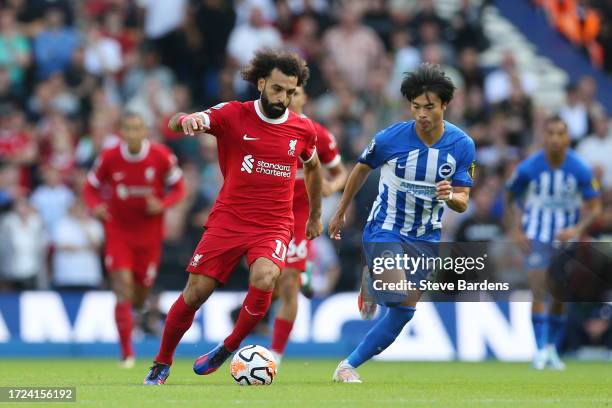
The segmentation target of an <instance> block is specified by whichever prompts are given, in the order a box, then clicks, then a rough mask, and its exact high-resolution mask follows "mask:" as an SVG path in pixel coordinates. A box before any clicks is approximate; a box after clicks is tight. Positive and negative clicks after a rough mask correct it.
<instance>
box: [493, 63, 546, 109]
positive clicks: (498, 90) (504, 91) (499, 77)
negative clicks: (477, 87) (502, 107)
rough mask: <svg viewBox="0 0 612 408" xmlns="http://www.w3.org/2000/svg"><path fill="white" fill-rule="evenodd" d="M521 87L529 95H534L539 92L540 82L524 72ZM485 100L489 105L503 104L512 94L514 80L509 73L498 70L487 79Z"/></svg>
mask: <svg viewBox="0 0 612 408" xmlns="http://www.w3.org/2000/svg"><path fill="white" fill-rule="evenodd" d="M520 81H521V87H522V88H523V92H525V94H527V95H533V93H534V92H535V91H536V90H537V87H538V82H537V80H536V78H535V76H533V75H532V74H530V73H527V72H523V73H521V74H520ZM484 93H485V99H486V100H487V102H488V103H490V104H494V103H498V102H502V101H504V100H506V99H508V98H510V95H511V94H512V79H511V77H510V75H509V74H508V72H506V71H505V70H503V69H497V70H495V71H493V72H491V73H490V74H489V75H487V76H486V77H485V82H484Z"/></svg>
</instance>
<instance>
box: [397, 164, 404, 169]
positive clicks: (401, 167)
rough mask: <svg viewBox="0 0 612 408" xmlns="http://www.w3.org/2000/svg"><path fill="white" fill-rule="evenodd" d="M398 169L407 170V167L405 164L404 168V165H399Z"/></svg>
mask: <svg viewBox="0 0 612 408" xmlns="http://www.w3.org/2000/svg"><path fill="white" fill-rule="evenodd" d="M397 168H398V169H405V168H406V165H405V164H404V165H403V166H402V165H400V164H398V165H397Z"/></svg>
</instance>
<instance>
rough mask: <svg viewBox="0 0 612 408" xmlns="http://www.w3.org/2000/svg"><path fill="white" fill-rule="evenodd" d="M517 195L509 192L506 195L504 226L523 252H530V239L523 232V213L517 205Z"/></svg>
mask: <svg viewBox="0 0 612 408" xmlns="http://www.w3.org/2000/svg"><path fill="white" fill-rule="evenodd" d="M516 201H517V196H516V194H515V193H514V192H513V191H511V190H508V191H506V193H505V195H504V218H503V224H504V228H505V229H506V231H508V234H509V235H510V237H511V238H512V240H513V241H515V242H516V243H517V244H518V245H519V247H520V248H521V249H522V250H523V251H528V250H529V247H530V245H529V239H528V238H527V236H526V235H525V233H524V232H523V228H522V225H521V222H520V220H521V218H522V212H521V210H520V209H519V207H518V205H517V204H516Z"/></svg>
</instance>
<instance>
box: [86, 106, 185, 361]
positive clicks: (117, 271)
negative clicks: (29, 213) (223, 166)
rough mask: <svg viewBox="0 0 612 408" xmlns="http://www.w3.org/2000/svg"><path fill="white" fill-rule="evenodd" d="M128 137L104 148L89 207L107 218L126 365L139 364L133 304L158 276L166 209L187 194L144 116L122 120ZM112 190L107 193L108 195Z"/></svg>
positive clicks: (89, 189) (92, 175)
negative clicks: (151, 137) (150, 137)
mask: <svg viewBox="0 0 612 408" xmlns="http://www.w3.org/2000/svg"><path fill="white" fill-rule="evenodd" d="M121 135H122V137H123V141H122V142H121V143H120V144H119V145H117V146H116V147H114V148H111V149H108V150H106V151H104V152H103V153H102V154H101V155H100V156H99V157H98V159H97V161H96V163H95V164H94V167H93V169H92V170H91V171H90V172H89V175H88V177H87V183H86V185H85V189H84V196H85V197H84V198H85V202H86V203H87V206H88V207H89V208H90V209H91V211H92V212H93V213H94V215H95V216H96V217H98V218H100V219H101V220H102V221H104V227H105V232H106V246H105V257H104V259H105V264H106V268H107V270H108V271H109V275H110V279H111V283H112V288H113V291H114V293H115V295H116V297H117V303H116V305H115V321H116V323H117V331H118V332H119V340H120V344H121V354H122V358H123V366H124V367H126V368H131V367H133V366H134V350H133V347H132V328H133V316H132V307H134V308H135V309H137V310H138V309H141V308H142V306H143V305H144V303H145V300H146V299H147V295H148V293H149V290H150V288H151V286H153V283H154V281H155V277H156V275H157V268H158V266H159V257H160V252H161V244H162V239H163V215H164V210H165V209H166V208H169V207H171V206H173V205H174V204H176V203H177V202H178V201H180V200H181V199H182V198H183V196H184V195H185V185H184V181H183V174H182V172H181V169H180V168H179V167H178V166H177V163H176V157H175V156H174V155H173V154H172V153H171V152H170V150H169V149H168V148H167V147H166V146H164V145H162V144H159V143H155V142H151V141H149V140H147V138H146V135H147V129H146V126H145V124H144V122H143V119H142V117H141V116H140V115H138V114H136V113H131V112H128V113H125V114H124V115H123V117H122V118H121ZM106 193H108V194H106Z"/></svg>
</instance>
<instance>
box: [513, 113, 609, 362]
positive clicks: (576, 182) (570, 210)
mask: <svg viewBox="0 0 612 408" xmlns="http://www.w3.org/2000/svg"><path fill="white" fill-rule="evenodd" d="M569 144H570V137H569V134H568V129H567V124H566V123H565V122H563V120H562V119H561V118H560V117H558V116H553V117H550V118H548V119H547V120H546V123H545V128H544V148H543V149H542V150H540V151H538V152H536V153H534V154H533V155H532V156H530V157H528V158H527V159H525V160H524V161H522V162H521V163H519V165H518V166H517V168H516V169H515V171H514V174H513V175H512V176H511V177H510V179H509V180H508V183H507V186H506V189H507V193H506V205H505V208H506V211H505V224H506V227H507V228H508V230H509V231H510V234H511V236H512V237H513V239H514V241H516V242H517V243H518V244H519V246H520V247H521V249H522V250H523V251H524V252H525V253H526V254H527V257H526V260H525V267H526V269H527V271H528V273H529V280H530V284H531V289H532V292H533V303H532V309H531V312H532V315H531V318H532V323H533V332H534V336H535V339H536V345H537V349H538V350H537V352H536V354H535V356H534V359H533V364H532V366H533V368H535V369H537V370H542V369H544V368H546V367H547V366H548V367H550V368H552V369H555V370H563V369H565V364H563V362H562V361H561V359H560V358H559V354H558V350H557V347H558V345H559V343H560V341H561V340H562V337H563V327H564V326H565V319H564V311H563V302H562V300H561V299H554V298H553V299H551V301H550V302H549V304H548V308H547V304H546V296H547V290H546V270H547V268H548V266H549V264H550V261H551V257H552V255H553V252H554V248H555V247H556V246H558V245H559V243H563V242H568V241H576V240H578V239H579V238H580V236H582V235H583V234H584V233H585V232H586V230H587V229H588V227H589V226H590V225H591V223H592V222H593V220H595V219H596V218H597V217H598V216H599V215H600V214H601V211H602V207H601V201H600V199H599V185H598V183H597V181H596V180H595V179H594V178H593V173H592V171H591V169H590V168H589V166H588V165H587V164H586V163H585V162H584V161H583V160H582V159H580V158H579V157H578V156H577V155H576V153H575V152H574V151H573V150H571V149H569ZM517 203H518V204H519V205H518V206H517V205H516V204H517ZM519 207H520V208H519ZM520 213H522V214H520Z"/></svg>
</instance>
